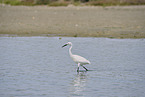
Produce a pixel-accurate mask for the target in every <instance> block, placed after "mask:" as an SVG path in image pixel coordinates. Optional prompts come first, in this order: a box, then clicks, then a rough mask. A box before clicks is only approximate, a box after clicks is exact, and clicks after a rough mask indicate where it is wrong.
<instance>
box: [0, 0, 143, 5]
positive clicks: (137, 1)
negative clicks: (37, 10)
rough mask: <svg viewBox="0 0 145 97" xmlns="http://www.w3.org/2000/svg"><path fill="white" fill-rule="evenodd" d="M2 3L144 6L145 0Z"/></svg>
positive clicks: (19, 0) (7, 0) (11, 0)
mask: <svg viewBox="0 0 145 97" xmlns="http://www.w3.org/2000/svg"><path fill="white" fill-rule="evenodd" d="M0 3H3V4H10V5H49V6H67V5H69V4H73V5H94V6H98V5H100V6H111V5H144V4H145V0H0Z"/></svg>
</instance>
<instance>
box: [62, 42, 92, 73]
mask: <svg viewBox="0 0 145 97" xmlns="http://www.w3.org/2000/svg"><path fill="white" fill-rule="evenodd" d="M67 45H70V48H69V55H70V57H71V58H72V59H73V61H74V62H75V63H77V64H78V68H77V72H79V67H80V66H82V67H83V68H84V69H85V70H86V71H88V69H87V68H85V67H84V66H83V65H86V64H91V63H90V61H89V60H87V59H85V58H84V57H81V56H79V55H74V54H72V52H71V49H72V43H71V42H68V43H66V44H65V45H63V46H62V47H65V46H67Z"/></svg>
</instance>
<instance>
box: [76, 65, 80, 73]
mask: <svg viewBox="0 0 145 97" xmlns="http://www.w3.org/2000/svg"><path fill="white" fill-rule="evenodd" d="M79 67H80V63H78V69H77V72H79Z"/></svg>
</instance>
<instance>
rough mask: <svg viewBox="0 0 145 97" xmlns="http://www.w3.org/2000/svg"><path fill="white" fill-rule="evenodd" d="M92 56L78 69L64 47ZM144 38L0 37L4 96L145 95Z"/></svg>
mask: <svg viewBox="0 0 145 97" xmlns="http://www.w3.org/2000/svg"><path fill="white" fill-rule="evenodd" d="M68 41H71V42H72V43H73V49H72V52H73V53H74V54H78V55H81V56H83V57H85V58H87V59H88V60H90V62H91V65H85V67H86V68H88V69H89V71H88V72H85V71H84V70H83V68H80V69H81V72H80V73H77V72H76V69H77V64H75V63H74V62H73V61H72V60H71V58H70V57H69V54H68V48H69V47H65V48H61V46H62V45H63V44H65V43H66V42H68ZM144 90H145V39H108V38H71V37H63V38H62V39H59V37H0V97H77V96H79V97H143V96H144V95H145V91H144Z"/></svg>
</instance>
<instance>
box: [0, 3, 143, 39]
mask: <svg viewBox="0 0 145 97" xmlns="http://www.w3.org/2000/svg"><path fill="white" fill-rule="evenodd" d="M0 36H1V37H3V36H48V37H52V36H63V37H108V38H145V5H142V6H108V7H100V6H99V7H96V6H83V7H80V6H68V7H48V6H8V5H4V6H3V5H0Z"/></svg>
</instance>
